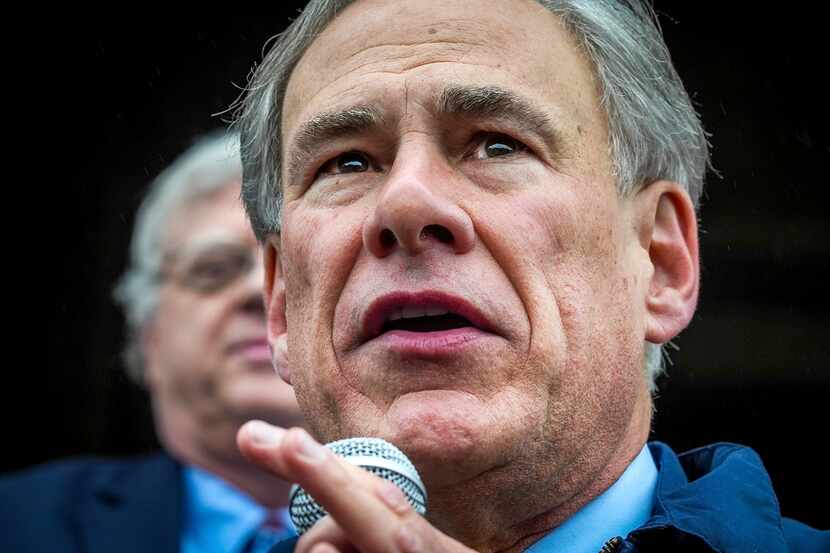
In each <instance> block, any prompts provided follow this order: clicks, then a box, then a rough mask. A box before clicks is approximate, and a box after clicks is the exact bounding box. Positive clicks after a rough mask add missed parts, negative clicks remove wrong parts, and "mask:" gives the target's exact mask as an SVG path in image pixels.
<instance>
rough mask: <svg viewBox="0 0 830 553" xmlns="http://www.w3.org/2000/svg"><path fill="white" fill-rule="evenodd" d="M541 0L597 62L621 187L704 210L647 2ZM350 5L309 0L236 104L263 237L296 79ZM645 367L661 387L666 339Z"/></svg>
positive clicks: (248, 190) (276, 224)
mask: <svg viewBox="0 0 830 553" xmlns="http://www.w3.org/2000/svg"><path fill="white" fill-rule="evenodd" d="M537 1H538V2H539V3H540V4H542V5H543V6H544V7H545V8H547V9H548V10H550V11H551V12H553V13H554V14H556V15H557V16H559V17H560V18H561V20H562V21H563V22H564V24H565V26H566V27H567V28H568V30H569V31H570V32H571V34H572V35H573V37H574V39H575V40H576V42H577V43H578V45H579V46H580V48H581V49H582V50H583V51H584V52H585V54H586V55H587V57H588V58H589V59H590V60H591V62H592V64H593V66H594V70H595V73H596V76H597V81H598V84H599V88H600V94H601V104H602V108H603V109H604V110H605V113H606V115H607V120H608V127H609V128H608V131H609V144H608V147H609V151H610V155H611V159H612V161H613V164H614V171H615V176H616V179H617V187H618V189H619V192H620V194H621V195H626V194H631V193H633V192H636V191H637V190H639V189H640V188H641V187H643V186H646V185H648V184H650V183H652V182H654V181H657V180H661V179H666V180H671V181H674V182H677V183H678V184H680V185H682V186H683V187H684V188H685V189H686V191H687V192H688V193H689V196H690V197H691V199H692V202H694V204H695V206H696V207H697V206H698V201H699V198H700V195H701V192H702V190H703V181H704V177H705V175H706V170H707V167H708V166H709V143H708V140H707V135H706V133H705V131H704V129H703V126H702V124H701V122H700V119H699V117H698V115H697V112H696V111H695V109H694V106H693V105H692V102H691V100H690V98H689V95H688V94H687V93H686V90H685V88H684V87H683V83H682V82H681V80H680V77H679V76H678V74H677V72H676V71H675V69H674V65H673V64H672V61H671V57H670V55H669V52H668V49H667V47H666V45H665V42H664V41H663V37H662V33H661V30H660V26H659V24H658V22H657V18H656V15H655V13H654V11H653V9H652V7H651V4H650V2H648V1H647V0H628V1H621V0H537ZM352 2H353V0H311V1H310V2H309V3H308V5H307V6H306V8H305V10H304V11H303V13H302V14H301V15H300V16H299V17H298V18H297V19H296V20H295V21H294V22H293V23H292V24H291V25H290V26H289V27H288V29H286V31H285V32H284V33H282V34H281V35H280V36H279V37H278V38H277V40H276V41H275V42H274V43H273V46H272V47H271V50H270V51H269V52H268V54H267V55H266V56H265V59H264V60H263V62H262V64H261V65H260V66H259V67H258V69H257V71H256V72H255V74H254V75H253V77H252V78H251V82H250V83H249V86H248V94H247V96H246V97H245V99H244V101H243V102H242V104H241V105H240V106H239V110H238V119H237V126H238V128H239V130H240V133H241V135H242V139H241V140H242V152H241V155H242V163H243V166H244V181H243V187H242V199H243V202H244V204H245V209H246V211H247V212H248V215H249V217H250V219H251V224H252V226H253V229H254V233H255V234H256V235H257V237H258V238H259V239H260V240H262V239H263V238H264V237H265V236H266V235H268V234H271V233H276V232H279V229H280V223H281V220H280V215H281V214H280V209H281V201H282V191H281V182H280V174H281V173H280V171H281V168H282V159H281V147H282V144H281V138H282V137H281V127H280V125H281V118H282V107H283V101H284V98H285V91H286V87H287V84H288V80H289V77H290V76H291V73H292V71H293V70H294V67H295V66H296V64H297V62H298V61H299V60H300V58H301V57H302V56H303V54H304V53H305V51H306V49H307V48H308V47H309V45H310V44H311V43H312V42H313V40H314V39H315V38H316V37H317V36H318V35H319V34H320V33H321V32H322V31H323V30H324V29H325V27H326V26H327V25H328V24H329V23H330V22H331V21H332V20H333V19H334V18H335V17H336V15H337V13H338V12H340V11H342V10H343V9H345V8H346V7H347V6H348V5H349V4H351V3H352ZM645 368H646V374H647V375H648V377H649V380H650V382H651V383H652V384H651V385H652V389H654V380H655V379H656V377H657V376H658V375H659V374H660V373H661V372H662V370H663V360H662V354H661V347H660V345H657V344H650V343H647V345H646V359H645Z"/></svg>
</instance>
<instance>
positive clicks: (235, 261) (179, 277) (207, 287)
mask: <svg viewBox="0 0 830 553" xmlns="http://www.w3.org/2000/svg"><path fill="white" fill-rule="evenodd" d="M259 255H260V250H259V248H251V247H248V246H243V245H241V244H230V243H212V244H203V245H201V246H198V247H194V248H191V249H185V250H182V251H181V252H176V253H174V254H171V255H169V256H168V258H167V260H166V265H167V269H166V270H165V269H163V270H162V271H161V273H160V277H161V279H170V280H172V281H173V282H175V283H177V284H179V285H180V286H182V287H184V288H188V289H190V290H194V291H196V292H202V293H210V292H218V291H219V290H222V289H223V288H226V287H228V286H230V285H231V284H232V283H234V282H236V281H237V280H238V279H239V278H241V277H243V276H245V275H247V274H249V273H250V272H251V271H252V270H254V268H256V266H257V262H258V260H259Z"/></svg>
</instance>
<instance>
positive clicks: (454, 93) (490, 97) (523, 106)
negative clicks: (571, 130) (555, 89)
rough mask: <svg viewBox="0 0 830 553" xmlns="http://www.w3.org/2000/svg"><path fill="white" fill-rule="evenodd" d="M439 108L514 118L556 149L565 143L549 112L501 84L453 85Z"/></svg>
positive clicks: (505, 118) (439, 102)
mask: <svg viewBox="0 0 830 553" xmlns="http://www.w3.org/2000/svg"><path fill="white" fill-rule="evenodd" d="M437 107H438V111H439V112H442V113H447V114H452V115H460V116H462V117H479V118H483V119H484V118H495V119H502V120H507V121H512V122H513V123H515V124H516V125H518V126H519V127H521V128H523V129H526V130H529V131H531V132H533V133H534V134H536V135H538V136H539V137H540V138H542V140H543V141H544V142H545V144H546V145H547V146H548V148H549V149H550V150H551V152H552V153H555V152H557V151H558V149H559V147H560V146H561V144H562V136H561V133H560V132H559V131H558V130H557V129H556V127H555V126H554V125H553V122H552V121H551V119H550V117H549V116H548V114H547V113H545V112H544V111H543V110H542V109H541V108H539V107H537V106H536V105H534V104H533V103H532V102H531V101H529V100H526V99H525V98H523V97H521V96H519V95H518V94H516V93H515V92H512V91H510V90H506V89H504V88H501V87H498V86H478V87H470V86H449V87H447V88H445V89H444V91H443V92H442V93H441V96H440V98H439V99H438V106H437Z"/></svg>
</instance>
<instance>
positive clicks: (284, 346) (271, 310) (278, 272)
mask: <svg viewBox="0 0 830 553" xmlns="http://www.w3.org/2000/svg"><path fill="white" fill-rule="evenodd" d="M278 240H279V237H278V236H269V237H268V239H267V241H266V242H265V244H264V245H263V254H262V255H263V261H264V265H265V282H264V283H263V287H262V289H263V299H264V300H265V320H266V327H267V328H266V332H267V334H268V344H269V345H270V347H271V362H272V363H273V365H274V369H275V370H276V371H277V374H279V375H280V378H282V379H283V380H284V381H285V382H286V383H288V384H291V370H290V367H289V364H288V333H287V330H288V329H287V325H286V319H285V281H284V279H283V276H282V267H281V265H280V256H279V250H278V247H277V245H276V244H277V241H278Z"/></svg>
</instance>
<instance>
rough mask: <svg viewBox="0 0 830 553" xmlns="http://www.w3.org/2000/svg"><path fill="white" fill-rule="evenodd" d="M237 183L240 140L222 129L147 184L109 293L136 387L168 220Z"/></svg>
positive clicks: (155, 295) (141, 366) (155, 291)
mask: <svg viewBox="0 0 830 553" xmlns="http://www.w3.org/2000/svg"><path fill="white" fill-rule="evenodd" d="M241 179H242V165H241V163H240V159H239V135H238V134H236V133H235V132H229V131H225V130H222V131H216V132H214V133H211V134H209V135H206V136H204V137H202V138H201V139H199V140H198V141H197V142H196V143H195V144H194V145H193V146H191V147H190V148H189V149H188V150H187V151H185V152H184V153H183V154H182V155H180V156H179V157H178V158H177V159H176V160H175V161H174V162H173V163H172V164H171V165H170V166H169V167H167V169H165V170H164V171H163V172H162V173H161V174H159V176H158V177H156V178H155V180H153V182H152V183H151V184H150V187H149V190H148V191H147V196H146V197H145V199H144V201H143V202H142V203H141V207H140V208H139V210H138V213H137V214H136V219H135V227H134V230H133V236H132V240H131V242H130V255H129V265H128V267H127V270H126V271H125V272H124V274H123V275H122V276H121V278H120V280H119V282H118V285H117V286H116V288H115V293H114V296H115V299H116V301H117V302H118V303H119V304H120V305H121V306H122V307H123V309H124V314H125V317H126V322H127V343H126V346H125V348H124V360H125V362H126V364H127V369H128V372H129V374H130V376H131V377H132V378H133V379H135V380H136V381H138V382H139V383H143V371H144V357H143V354H142V347H141V339H142V338H141V337H142V333H143V329H144V328H145V327H146V325H147V323H148V322H149V321H150V320H151V319H152V317H153V315H154V313H155V311H156V307H157V305H158V289H159V286H160V284H161V272H162V262H163V260H164V256H165V254H166V253H167V252H166V242H167V233H168V230H169V226H170V221H171V218H172V216H173V215H174V214H175V213H176V212H177V211H178V210H179V209H180V208H181V207H182V206H184V205H185V204H187V203H189V202H191V201H193V200H195V199H197V198H200V197H202V196H205V195H207V194H209V193H211V192H213V191H215V190H219V189H221V188H223V187H225V186H229V185H231V184H238V183H239V182H240V181H241Z"/></svg>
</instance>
